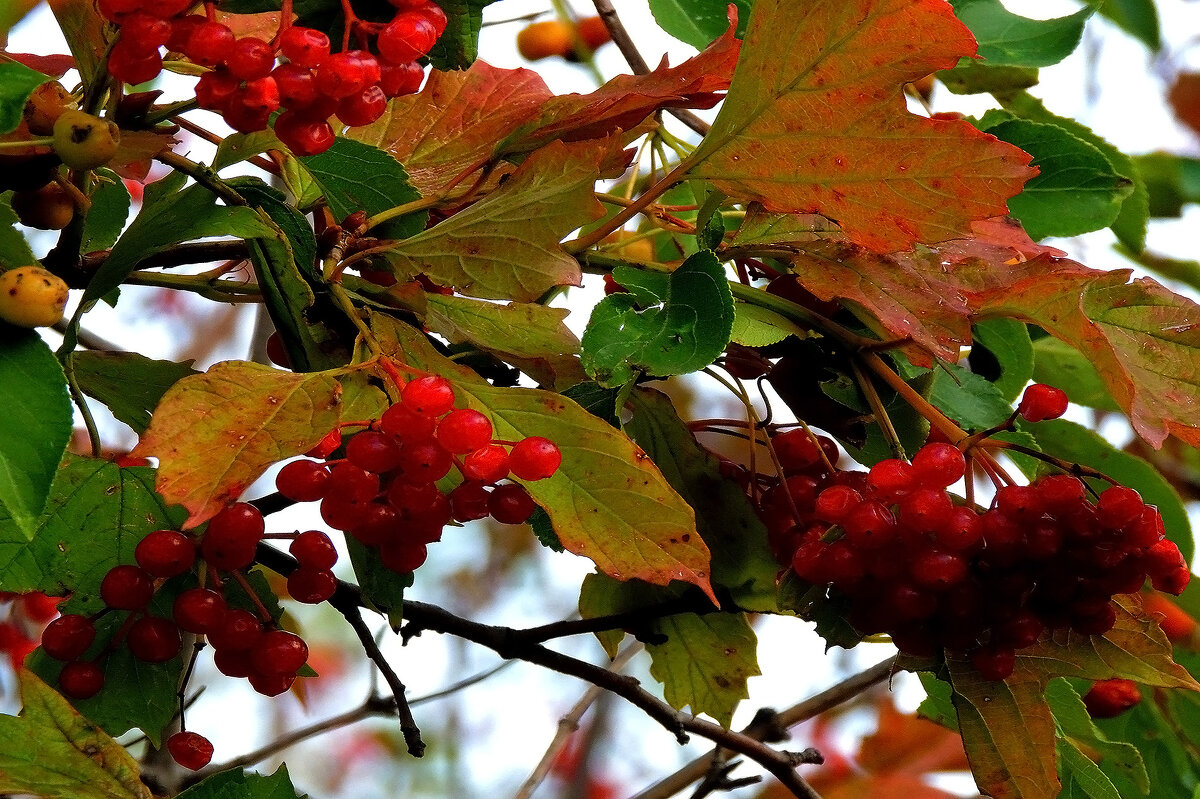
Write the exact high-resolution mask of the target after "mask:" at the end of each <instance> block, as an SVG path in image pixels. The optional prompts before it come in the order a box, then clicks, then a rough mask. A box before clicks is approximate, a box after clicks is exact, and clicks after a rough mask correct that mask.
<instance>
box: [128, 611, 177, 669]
mask: <svg viewBox="0 0 1200 799" xmlns="http://www.w3.org/2000/svg"><path fill="white" fill-rule="evenodd" d="M125 642H126V643H127V644H128V645H129V651H130V652H131V653H132V654H133V656H134V657H135V658H137V659H138V660H143V661H145V662H147V663H166V662H167V661H168V660H170V659H171V658H173V657H175V656H176V655H178V654H179V650H180V649H182V648H183V641H182V639H181V638H180V637H179V627H177V626H176V625H175V623H174V622H173V621H171V620H170V619H160V618H158V617H157V616H143V617H142V618H140V619H138V620H137V621H135V622H134V623H133V624H132V625H131V626H130V628H129V634H128V635H127V636H126V637H125Z"/></svg>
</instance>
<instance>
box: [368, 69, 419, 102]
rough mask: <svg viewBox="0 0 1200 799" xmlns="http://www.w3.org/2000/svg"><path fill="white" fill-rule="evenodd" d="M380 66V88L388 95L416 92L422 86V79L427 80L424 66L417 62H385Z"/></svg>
mask: <svg viewBox="0 0 1200 799" xmlns="http://www.w3.org/2000/svg"><path fill="white" fill-rule="evenodd" d="M379 68H380V76H379V88H381V89H383V93H384V94H386V95H387V96H388V97H402V96H404V95H406V94H414V93H416V92H417V91H418V90H419V89H420V88H421V81H423V80H425V70H424V68H423V67H422V66H421V65H420V64H417V63H415V62H412V63H408V64H388V63H383V64H380V65H379Z"/></svg>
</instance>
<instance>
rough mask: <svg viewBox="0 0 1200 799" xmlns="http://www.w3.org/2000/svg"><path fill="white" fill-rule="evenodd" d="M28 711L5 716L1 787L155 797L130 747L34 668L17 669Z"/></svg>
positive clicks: (71, 798) (92, 796)
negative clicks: (77, 708) (80, 710)
mask: <svg viewBox="0 0 1200 799" xmlns="http://www.w3.org/2000/svg"><path fill="white" fill-rule="evenodd" d="M17 679H18V680H19V681H20V685H21V700H22V706H23V710H22V712H21V715H20V716H0V740H3V741H4V746H3V747H0V792H4V793H14V794H25V793H29V794H35V795H37V796H42V797H47V799H150V797H151V793H150V789H148V788H147V787H146V786H145V785H144V784H143V783H142V781H141V779H139V777H138V766H137V763H136V762H135V761H134V759H133V758H132V757H130V756H129V753H128V752H126V751H125V748H124V747H122V746H121V745H120V744H118V743H117V742H116V741H114V740H113V739H112V738H111V737H109V735H108V734H106V733H105V732H104V731H103V730H101V729H100V728H99V727H97V726H96V725H94V724H92V723H91V722H90V721H88V720H87V719H85V718H84V717H83V716H81V715H79V713H78V712H76V711H75V709H74V708H72V707H71V705H70V703H69V702H67V700H66V699H64V698H63V697H62V696H60V695H59V694H58V693H57V692H55V691H54V689H52V688H50V687H49V686H48V685H46V684H45V683H44V682H42V681H41V680H39V679H38V678H37V677H36V676H35V675H34V674H33V672H30V671H28V670H26V669H17Z"/></svg>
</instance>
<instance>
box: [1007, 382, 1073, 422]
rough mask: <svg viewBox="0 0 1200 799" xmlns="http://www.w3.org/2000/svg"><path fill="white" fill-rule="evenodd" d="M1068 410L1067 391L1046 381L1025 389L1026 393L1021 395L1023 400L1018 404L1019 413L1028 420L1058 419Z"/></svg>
mask: <svg viewBox="0 0 1200 799" xmlns="http://www.w3.org/2000/svg"><path fill="white" fill-rule="evenodd" d="M1066 412H1067V394H1066V392H1065V391H1063V390H1062V389H1059V388H1054V387H1053V386H1048V385H1046V384H1045V383H1034V384H1033V385H1032V386H1030V387H1029V388H1027V389H1025V393H1024V394H1023V395H1022V396H1021V402H1020V404H1019V405H1018V406H1017V413H1019V414H1020V415H1021V418H1023V419H1024V420H1025V421H1027V422H1041V421H1045V420H1046V419H1057V418H1058V417H1060V416H1062V415H1063V414H1064V413H1066Z"/></svg>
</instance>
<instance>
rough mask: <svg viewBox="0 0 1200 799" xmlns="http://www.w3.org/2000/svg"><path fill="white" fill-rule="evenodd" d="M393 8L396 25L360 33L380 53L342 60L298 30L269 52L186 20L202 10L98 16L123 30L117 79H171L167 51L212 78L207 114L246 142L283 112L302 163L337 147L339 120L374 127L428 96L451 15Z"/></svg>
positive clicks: (124, 5) (119, 3) (203, 18)
mask: <svg viewBox="0 0 1200 799" xmlns="http://www.w3.org/2000/svg"><path fill="white" fill-rule="evenodd" d="M391 1H392V5H393V6H395V7H396V14H395V16H394V17H393V19H392V20H391V21H390V22H387V23H372V22H364V21H362V20H357V19H356V20H353V21H352V23H351V27H352V30H353V31H354V33H355V34H356V35H357V36H358V37H359V38H360V39H362V40H363V41H364V42H370V41H371V40H372V39H373V41H374V50H375V53H372V52H371V51H369V50H365V49H362V50H344V51H342V52H337V53H333V52H331V43H330V41H329V37H328V36H326V35H325V34H324V33H322V32H321V31H318V30H315V29H313V28H306V27H301V26H298V25H292V24H291V21H290V20H283V22H282V24H281V27H280V29H279V33H278V34H277V35H276V37H275V38H274V39H273V40H272V41H270V42H267V41H264V40H263V39H260V38H258V37H256V36H242V37H238V36H237V35H236V34H234V32H233V31H232V30H231V29H230V28H229V27H228V26H227V25H224V24H222V23H220V22H217V21H216V20H215V19H214V18H213V16H212V14H209V15H200V14H187V13H186V12H187V11H188V10H189V9H190V8H191V7H192V6H193V5H194V4H195V2H194V0H153V1H152V0H98V6H99V9H100V13H101V14H102V15H103V16H104V17H105V18H106V19H108V20H109V21H111V22H113V23H116V24H117V25H119V26H120V36H119V38H118V39H117V42H116V43H115V44H114V45H113V47H112V50H111V51H110V53H109V59H108V70H109V72H110V73H111V74H112V75H113V77H115V78H117V79H119V80H121V81H124V82H126V83H143V82H145V81H148V80H151V79H152V78H154V77H155V76H156V75H158V74H159V72H161V71H162V67H163V59H162V52H161V48H163V47H166V48H167V49H168V50H171V51H176V52H180V53H183V54H184V55H185V56H187V57H188V58H189V59H190V60H191V61H193V62H194V63H196V64H200V65H202V66H206V67H211V68H212V69H211V71H209V72H206V73H205V74H204V75H202V76H201V78H200V81H199V82H198V83H197V84H196V100H197V103H198V104H199V106H200V107H201V108H205V109H208V110H210V111H216V112H217V113H219V114H221V116H222V117H224V119H225V121H226V123H228V124H229V126H230V127H232V128H233V129H234V130H237V131H240V132H242V133H251V132H253V131H259V130H266V128H267V126H268V124H269V123H270V119H271V115H272V114H274V113H275V112H276V111H279V110H280V109H284V112H283V113H282V114H280V115H279V117H278V118H277V119H276V120H275V133H276V135H277V136H278V137H279V139H280V140H281V141H282V142H283V143H284V144H286V145H287V146H288V147H289V148H290V149H291V150H292V151H293V152H294V153H296V154H297V155H315V154H317V153H320V152H324V151H325V150H327V149H329V147H330V146H332V144H333V142H334V129H333V127H332V125H330V123H329V118H330V117H331V116H333V115H334V114H336V115H337V117H338V119H339V120H341V122H342V123H344V124H346V125H350V126H359V125H369V124H370V123H372V122H374V121H375V120H377V119H379V117H381V116H382V115H383V112H384V110H385V109H386V108H387V103H388V100H389V99H390V98H392V97H399V96H401V95H406V94H412V93H414V92H416V91H417V90H418V89H419V88H420V87H421V81H422V80H423V79H424V75H425V72H424V69H423V68H422V66H421V65H420V64H419V63H417V59H419V58H421V57H423V56H425V55H427V54H428V53H429V51H430V50H431V49H433V46H434V44H435V43H436V42H437V40H438V37H440V36H441V35H442V33H443V32H444V31H445V29H446V14H445V12H443V11H442V9H441V8H440V7H438V6H437V5H436V4H435V3H433V2H432V0H391ZM206 7H207V8H208V9H209V10H211V9H212V8H213V4H207V5H206ZM376 53H377V55H376ZM280 56H281V57H282V59H283V60H281V61H280V63H278V64H276V58H277V57H280Z"/></svg>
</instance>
